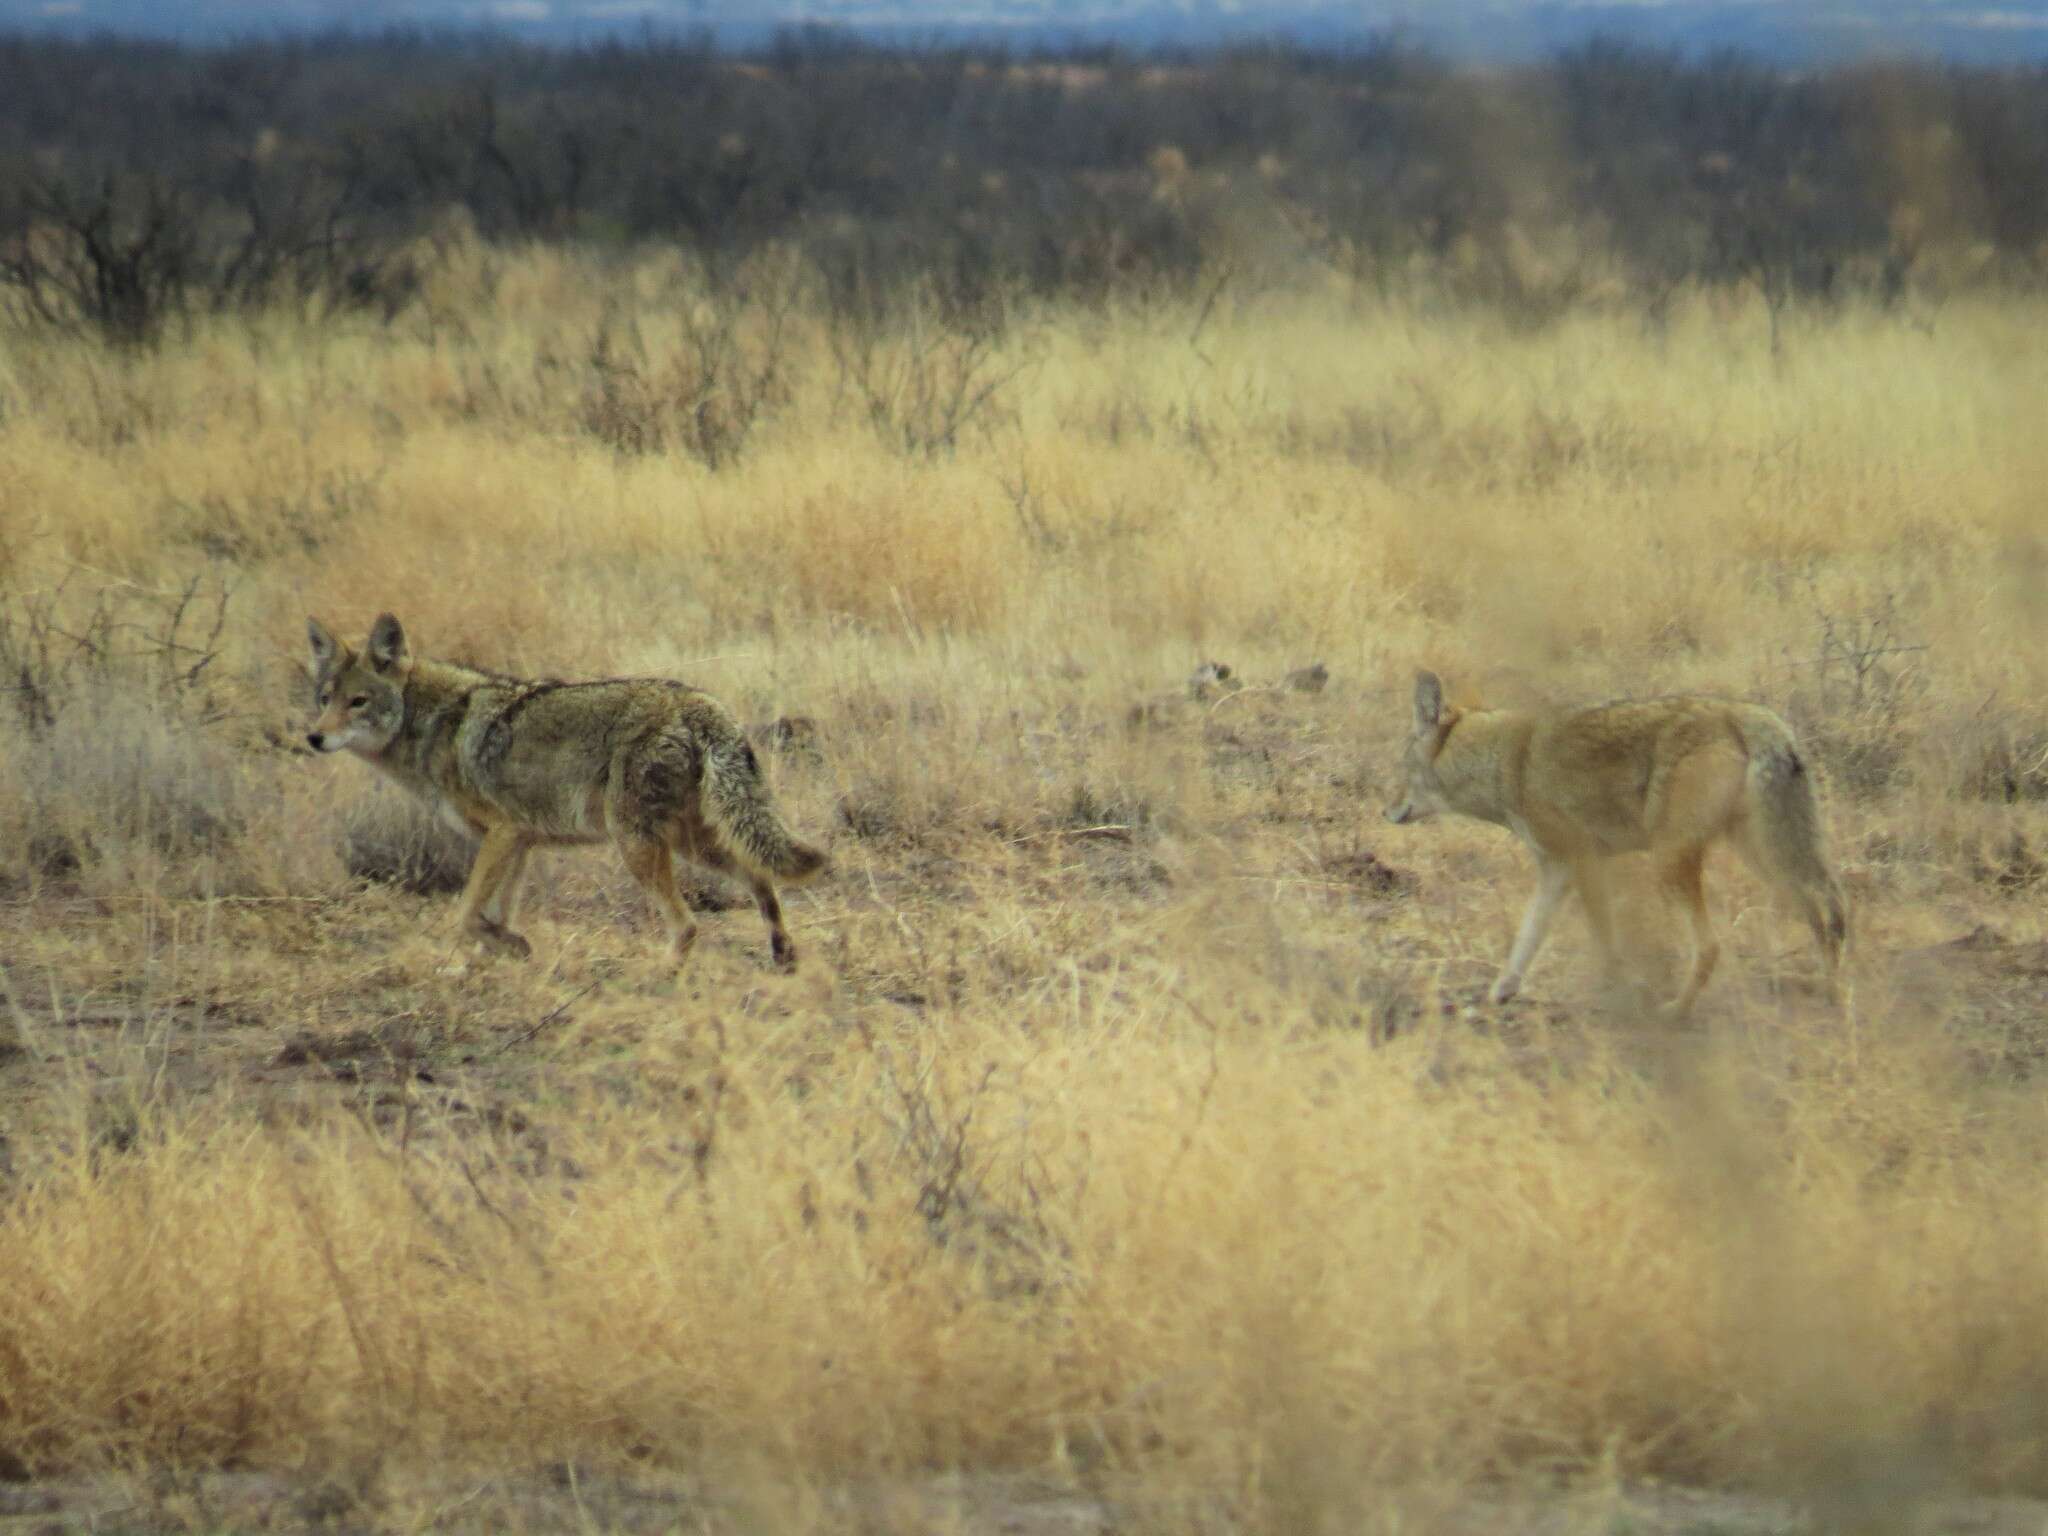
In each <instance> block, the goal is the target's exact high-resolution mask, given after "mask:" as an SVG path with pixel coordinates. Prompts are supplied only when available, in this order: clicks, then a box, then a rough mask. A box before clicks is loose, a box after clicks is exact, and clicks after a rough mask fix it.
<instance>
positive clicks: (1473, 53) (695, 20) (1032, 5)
mask: <svg viewBox="0 0 2048 1536" xmlns="http://www.w3.org/2000/svg"><path fill="white" fill-rule="evenodd" d="M394 26H395V27H406V28H422V29H426V30H431V31H440V30H444V29H448V30H465V31H466V30H480V31H484V32H487V33H497V34H502V35H504V36H507V37H513V38H519V39H522V40H526V41H531V42H542V43H549V44H561V45H574V44H577V43H587V42H598V41H602V40H603V39H605V38H607V37H616V36H634V35H639V34H641V33H643V32H647V31H653V32H655V33H663V34H674V33H683V32H699V31H708V32H709V33H710V34H711V35H712V36H713V37H714V38H715V39H716V40H717V41H718V42H719V43H720V44H722V45H724V46H727V47H733V48H753V47H759V46H762V45H764V44H766V43H768V42H769V41H770V40H771V39H772V38H773V37H774V36H775V35H776V34H777V33H778V32H780V31H784V30H787V29H790V28H793V27H826V28H832V29H835V30H839V31H843V32H845V33H846V34H847V35H848V36H850V37H852V38H856V39H861V40H866V41H872V42H876V43H890V44H905V43H908V44H925V45H933V44H943V43H947V42H956V43H957V42H975V43H983V44H985V43H989V42H996V41H1000V42H1007V43H1009V44H1011V45H1012V46H1015V47H1017V48H1020V49H1027V50H1028V49H1040V48H1058V47H1066V46H1074V45H1088V44H1103V43H1108V44H1115V45H1119V46H1125V47H1140V48H1150V47H1205V46H1215V45H1219V44H1227V43H1231V42H1244V41H1248V40H1254V39H1268V38H1281V39H1287V40H1290V41H1293V42H1297V43H1301V44H1306V45H1309V46H1314V47H1333V48H1338V47H1345V46H1355V45H1358V44H1360V43H1362V42H1365V41H1367V40H1369V39H1371V38H1373V37H1375V36H1382V35H1385V34H1386V33H1388V32H1393V33H1395V34H1397V35H1399V36H1401V37H1403V38H1405V39H1406V40H1408V41H1410V42H1412V43H1414V44H1417V45H1420V46H1422V47H1426V48H1429V49H1431V50H1434V51H1438V52H1441V53H1444V54H1446V55H1449V56H1451V57H1453V58H1459V59H1467V60H1473V61H1477V62H1501V61H1508V60H1513V59H1518V58H1527V57H1530V56H1533V55H1540V54H1544V53H1548V52H1553V51H1555V50H1556V49H1558V48H1561V47H1568V46H1571V45H1573V44H1576V43H1581V42H1584V41H1586V40H1588V39H1589V38H1592V37H1596V36H1610V37H1615V38H1619V39H1623V40H1626V41H1630V42H1634V43H1639V44H1648V45H1653V46H1657V47H1669V48H1675V49H1679V50H1682V51H1685V52H1688V53H1703V52H1711V51H1714V50H1717V49H1730V48H1732V49H1739V50H1742V51H1744V52H1747V53H1752V54H1756V55H1759V56H1761V57H1764V58H1768V59H1772V60H1775V61H1778V62H1781V63H1786V64H1806V63H1825V62H1838V61H1841V60H1845V59H1854V58H1857V57H1862V56H1868V55H1871V54H1879V53H1885V54H1889V53H1901V52H1903V53H1913V54H1919V55H1923V56H1935V57H1941V58H1947V59H1952V60H1956V61H1958V62H1968V63H1972V64H1997V63H2012V64H2040V63H2042V62H2044V61H2048V0H1993V3H1989V4H1986V3H1982V0H1978V3H1953V0H1950V3H1943V0H1920V3H1914V0H1893V3H1885V0H1861V3H1859V0H1840V3H1827V4H1822V3H1818V0H1668V3H1667V0H1609V3H1600V0H1588V3H1580V0H1436V3H1430V0H1281V3H1278V4H1261V3H1258V0H0V29H6V30H23V31H33V32H44V33H47V32H52V31H55V32H65V33H75V34H90V33H95V32H104V31H114V32H120V33H126V34H132V35H136V36H147V37H164V38H180V39H184V40H187V41H206V42H218V41H224V40H229V39H233V38H238V37H248V36H251V35H256V36H265V37H274V36H276V35H278V34H279V33H291V32H302V31H325V30H333V29H337V28H339V29H363V28H369V29H381V28H385V27H394Z"/></svg>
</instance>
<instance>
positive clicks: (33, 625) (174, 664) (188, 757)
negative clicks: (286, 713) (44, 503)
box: [0, 577, 242, 877]
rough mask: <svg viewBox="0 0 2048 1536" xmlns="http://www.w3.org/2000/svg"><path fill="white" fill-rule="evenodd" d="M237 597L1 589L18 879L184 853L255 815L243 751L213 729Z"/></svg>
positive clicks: (184, 590) (204, 583) (3, 687)
mask: <svg viewBox="0 0 2048 1536" xmlns="http://www.w3.org/2000/svg"><path fill="white" fill-rule="evenodd" d="M231 596H232V591H231V588H230V587H229V586H228V585H227V584H226V583H225V582H224V581H220V580H208V579H207V578H204V577H194V578H192V579H191V580H190V581H188V582H187V583H186V584H185V585H183V586H181V587H176V588H169V589H151V588H144V587H139V586H135V585H133V584H121V585H113V586H104V587H99V588H96V589H93V590H82V589H78V588H75V587H73V586H71V585H70V584H60V585H59V586H58V587H56V588H54V589H50V590H47V591H40V592H30V593H9V594H0V678H4V679H5V682H4V683H0V691H4V692H5V693H6V694H7V695H8V696H10V697H11V699H12V700H13V703H14V710H13V712H12V715H11V718H7V717H5V716H0V719H5V725H4V727H0V731H4V735H0V751H4V755H5V757H6V758H7V759H8V760H9V769H8V771H9V774H10V776H11V777H12V778H13V780H14V781H15V783H16V784H17V785H18V789H19V799H18V801H17V805H18V807H19V812H20V817H21V819H20V821H19V822H17V823H16V824H15V825H14V826H13V827H12V828H11V829H10V830H11V832H12V834H13V838H12V841H13V843H14V848H13V854H14V858H13V859H12V860H10V862H12V863H14V864H15V865H16V869H15V873H17V874H18V873H21V872H27V873H30V874H32V875H35V876H41V877H51V876H59V875H67V874H70V873H72V872H73V871H76V870H78V869H79V868H81V867H82V866H83V865H84V864H85V863H87V862H88V861H106V860H110V859H114V858H117V857H119V856H120V854H121V852H122V851H123V850H124V849H129V848H139V849H147V850H150V851H153V852H154V853H156V854H158V855H161V856H163V857H166V858H173V859H175V858H184V857H189V856H192V855H195V854H199V853H203V852H206V851H209V850H212V849H214V848H216V847H217V846H218V845H219V844H220V843H221V841H222V840H223V839H224V838H225V837H226V836H227V835H228V834H229V833H230V832H232V831H233V829H234V828H235V827H236V826H237V825H238V824H239V822H240V821H241V819H242V813H241V796H240V782H239V779H238V778H237V775H236V772H235V763H234V757H233V754H232V752H231V751H230V750H229V749H228V748H227V747H226V746H225V744H224V743H222V742H221V741H220V740H219V739H218V737H217V734H216V733H214V732H213V731H212V729H211V728H212V727H214V726H216V725H218V724H219V723H221V721H222V720H223V719H225V718H226V710H225V708H224V706H223V704H222V702H221V700H220V698H219V697H218V696H217V695H216V694H215V692H214V690H213V686H212V684H213V682H214V671H215V664H216V662H217V660H218V658H219V655H220V640H221V634H222V631H223V630H224V628H225V627H226V623H227V615H228V608H229V603H230V600H231Z"/></svg>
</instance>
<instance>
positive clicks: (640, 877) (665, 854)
mask: <svg viewBox="0 0 2048 1536" xmlns="http://www.w3.org/2000/svg"><path fill="white" fill-rule="evenodd" d="M617 843H618V849H619V857H620V858H621V859H623V860H624V861H625V865H626V871H627V873H629V874H630V875H632V877H633V878H634V879H635V880H636V881H638V882H639V884H640V889H642V890H643V891H645V892H646V893H647V894H648V896H649V897H650V898H651V899H652V900H653V902H654V904H655V906H656V907H657V908H658V909H659V910H660V912H661V915H662V917H663V919H664V920H666V922H667V923H668V931H669V938H670V942H671V945H672V947H673V949H674V952H675V957H676V959H677V960H678V961H680V960H681V959H682V958H683V957H684V956H685V955H687V954H689V952H690V946H691V945H692V944H694V943H696V942H697V920H696V919H695V918H694V917H692V916H690V909H689V907H688V906H687V905H686V904H685V903H684V901H683V898H682V895H681V893H680V892H678V891H677V890H676V872H675V864H674V862H673V860H672V858H671V856H670V854H669V848H668V844H667V843H665V842H662V841H661V840H660V839H659V838H648V837H634V836H624V837H620V838H618V839H617Z"/></svg>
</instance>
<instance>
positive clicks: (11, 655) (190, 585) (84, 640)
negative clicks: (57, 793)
mask: <svg viewBox="0 0 2048 1536" xmlns="http://www.w3.org/2000/svg"><path fill="white" fill-rule="evenodd" d="M232 597H233V588H232V587H231V586H230V585H229V583H228V582H227V581H226V580H225V579H224V578H219V577H213V578H209V577H204V576H194V577H192V578H191V579H190V580H188V581H187V582H186V583H185V584H184V585H183V586H180V587H174V588H148V587H141V586H137V585H135V584H134V583H120V584H116V585H111V586H103V587H100V588H97V589H95V590H91V591H84V590H81V589H79V588H78V587H76V586H75V585H74V584H73V583H71V582H70V581H65V582H60V583H59V584H58V585H57V586H55V587H53V588H50V589H48V590H44V591H36V592H25V593H23V592H15V593H6V592H0V692H4V693H6V694H9V695H11V696H12V698H13V701H14V706H15V709H16V710H17V711H18V713H19V717H20V720H21V722H22V724H23V725H25V726H26V727H27V728H28V729H29V731H30V732H32V733H33V732H40V731H47V730H49V729H51V728H53V727H54V726H55V725H56V724H57V721H58V717H59V716H60V715H61V714H63V712H64V711H65V709H66V708H67V707H68V706H69V705H70V704H71V703H72V702H73V700H74V699H75V698H77V697H78V696H79V694H80V692H81V690H91V691H95V692H98V693H107V692H117V691H123V690H128V691H135V690H140V691H142V692H143V693H145V694H146V695H148V696H151V697H153V698H155V699H156V700H157V701H159V702H161V703H164V704H166V705H168V706H169V707H170V710H171V712H172V713H174V714H177V715H179V716H181V717H184V718H188V719H190V720H192V721H193V722H194V723H197V724H207V723H211V721H212V719H213V718H215V717H217V715H218V713H219V706H218V703H217V701H216V700H215V698H214V696H213V694H212V692H211V684H212V682H213V681H214V674H215V666H216V663H217V662H218V661H219V659H220V640H221V634H222V631H223V630H224V629H225V628H226V627H227V618H228V606H229V603H230V601H231V600H232Z"/></svg>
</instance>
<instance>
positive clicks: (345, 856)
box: [339, 784, 476, 896]
mask: <svg viewBox="0 0 2048 1536" xmlns="http://www.w3.org/2000/svg"><path fill="white" fill-rule="evenodd" d="M340 823H341V825H340V832H339V846H340V853H341V862H342V867H343V868H344V869H346V870H347V871H348V873H349V876H350V877H351V878H352V879H356V880H368V881H371V882H373V883H375V884H379V885H395V886H397V887H398V888H399V889H400V890H405V891H411V892H413V893H414V894H416V895H421V896H431V895H436V894H440V893H446V892H450V891H459V890H461V889H462V887H463V886H464V885H465V884H467V883H468V880H469V866H470V864H471V862H472V861H473V860H474V858H475V854H476V840H475V839H474V838H471V837H469V836H467V835H465V834H463V833H461V832H457V831H456V830H455V829H454V828H453V827H451V826H450V825H449V824H448V822H447V821H446V820H445V819H444V818H443V817H442V816H440V815H439V814H437V813H436V812H435V810H434V809H433V807H431V806H429V805H428V804H427V803H426V802H425V801H423V800H422V799H420V797H419V796H417V795H412V794H407V793H405V792H404V791H402V790H398V789H393V788H390V787H388V786H386V785H382V784H378V785H375V786H373V787H372V789H371V792H370V793H368V794H366V795H362V796H359V797H358V798H357V799H355V800H353V801H352V802H350V804H349V805H348V807H347V808H346V809H345V810H344V811H343V812H342V813H341V817H340Z"/></svg>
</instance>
